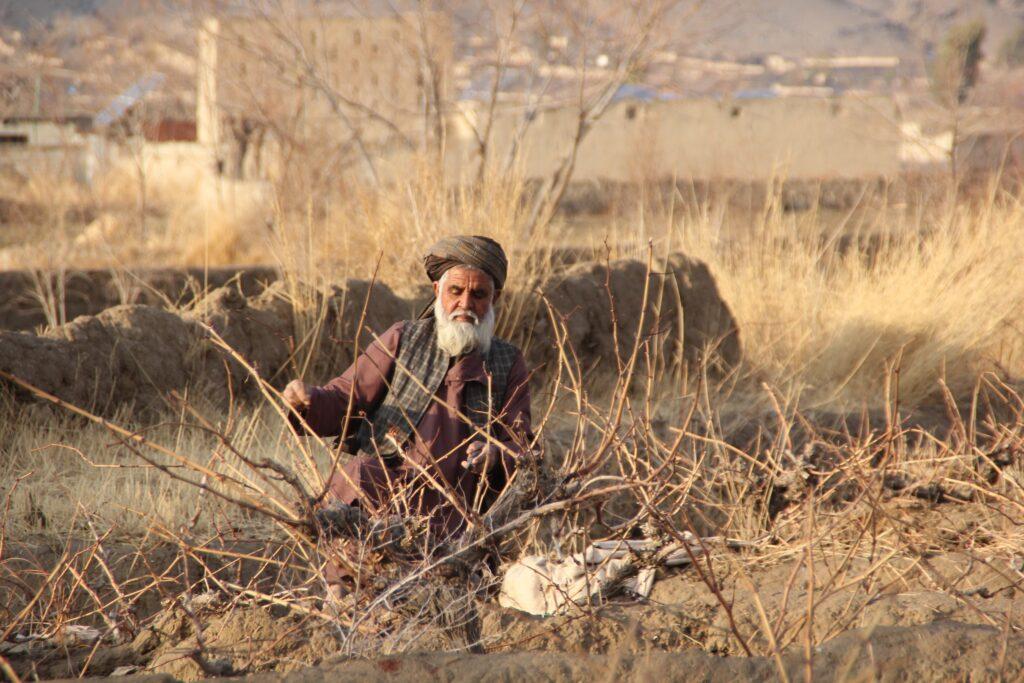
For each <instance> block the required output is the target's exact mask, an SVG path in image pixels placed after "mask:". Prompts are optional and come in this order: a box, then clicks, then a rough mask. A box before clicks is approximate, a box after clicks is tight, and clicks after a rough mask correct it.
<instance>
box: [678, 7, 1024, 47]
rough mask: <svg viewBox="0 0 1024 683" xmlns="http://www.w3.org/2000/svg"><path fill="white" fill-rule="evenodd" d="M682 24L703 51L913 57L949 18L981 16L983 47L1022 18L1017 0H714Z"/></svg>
mask: <svg viewBox="0 0 1024 683" xmlns="http://www.w3.org/2000/svg"><path fill="white" fill-rule="evenodd" d="M705 8H706V9H704V10H703V11H702V12H701V16H700V17H699V19H698V22H699V23H698V24H696V25H692V24H691V25H689V26H686V27H685V28H681V32H685V33H686V34H688V35H689V36H691V39H692V40H693V41H694V43H695V44H694V45H693V49H694V51H697V52H701V53H704V54H706V55H713V54H728V55H731V56H735V57H744V56H749V55H753V54H759V53H760V54H764V53H776V54H781V55H785V56H792V57H812V56H831V55H852V54H860V55H864V54H872V55H896V56H899V57H902V58H904V59H907V60H912V61H914V60H916V61H920V60H922V59H923V57H924V55H925V54H926V53H927V50H928V49H929V48H930V47H931V46H933V45H935V44H937V43H938V42H939V41H940V40H941V39H942V36H943V35H944V34H945V32H946V31H947V30H948V29H949V27H950V26H951V25H953V24H956V23H959V22H963V21H968V20H970V19H974V18H980V19H982V20H983V21H985V23H986V25H987V27H988V31H989V38H988V39H987V46H986V49H987V52H988V53H989V54H995V52H996V48H997V46H998V45H999V43H1000V42H1001V41H1002V40H1003V39H1004V38H1005V37H1006V36H1007V35H1008V34H1009V33H1010V32H1011V31H1013V30H1014V29H1016V28H1018V27H1020V26H1022V25H1024V1H1022V0H777V1H768V0H721V2H715V3H707V4H706V5H705Z"/></svg>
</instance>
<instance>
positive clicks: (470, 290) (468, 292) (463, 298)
mask: <svg viewBox="0 0 1024 683" xmlns="http://www.w3.org/2000/svg"><path fill="white" fill-rule="evenodd" d="M446 276H447V277H445V278H444V287H441V283H440V282H435V283H434V296H436V297H439V298H440V300H441V307H442V308H443V309H444V312H445V313H447V314H448V315H449V316H450V315H451V314H452V313H453V312H454V311H471V312H473V313H474V314H476V320H474V319H473V317H472V316H469V315H456V316H455V317H454V318H452V320H456V321H458V322H464V323H477V322H479V321H480V320H483V318H484V316H485V315H486V314H487V311H489V310H490V308H491V305H492V304H493V303H494V301H496V300H497V298H498V297H497V294H498V293H496V292H495V291H494V284H493V282H492V281H491V276H490V275H488V274H487V273H484V272H482V271H479V270H477V269H476V268H466V267H464V266H456V267H454V268H452V269H451V270H449V271H448V272H447V273H446Z"/></svg>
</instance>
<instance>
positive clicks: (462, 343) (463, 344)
mask: <svg viewBox="0 0 1024 683" xmlns="http://www.w3.org/2000/svg"><path fill="white" fill-rule="evenodd" d="M459 315H468V316H469V317H471V318H473V319H474V320H476V322H472V323H465V322H462V321H459V320H453V319H452V318H454V317H455V316H459ZM434 320H436V321H437V328H436V329H437V345H438V346H440V347H441V350H442V351H444V352H445V353H447V354H448V355H449V356H461V355H463V354H466V353H469V352H470V351H477V350H478V351H480V353H482V354H485V355H486V354H487V352H488V351H490V350H491V338H492V337H493V336H494V306H491V307H490V308H488V309H487V313H485V314H484V317H483V320H479V319H477V317H476V315H475V314H474V313H473V312H472V311H464V310H462V309H456V310H455V311H452V313H451V314H448V315H445V312H444V308H442V307H441V298H440V297H438V298H437V299H435V300H434Z"/></svg>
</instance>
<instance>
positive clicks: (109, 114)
mask: <svg viewBox="0 0 1024 683" xmlns="http://www.w3.org/2000/svg"><path fill="white" fill-rule="evenodd" d="M164 80H165V79H164V75H163V74H162V73H157V72H154V73H151V74H149V75H148V76H145V77H143V78H140V79H139V80H137V81H135V83H133V84H132V85H131V86H130V87H129V88H128V89H127V90H125V91H124V92H123V93H121V94H120V95H118V96H117V97H115V98H114V100H113V101H112V102H111V103H110V104H108V105H107V106H106V108H105V109H104V110H103V111H101V112H100V113H99V114H98V115H97V116H96V125H98V126H108V125H110V124H111V123H113V122H114V121H117V120H118V119H120V118H121V117H122V116H124V114H125V112H126V111H128V110H129V109H131V108H132V107H133V106H134V105H135V103H136V102H139V101H140V100H141V99H142V98H144V97H145V96H146V95H148V94H149V93H151V92H153V91H154V90H156V89H157V88H159V87H160V86H161V85H163V83H164Z"/></svg>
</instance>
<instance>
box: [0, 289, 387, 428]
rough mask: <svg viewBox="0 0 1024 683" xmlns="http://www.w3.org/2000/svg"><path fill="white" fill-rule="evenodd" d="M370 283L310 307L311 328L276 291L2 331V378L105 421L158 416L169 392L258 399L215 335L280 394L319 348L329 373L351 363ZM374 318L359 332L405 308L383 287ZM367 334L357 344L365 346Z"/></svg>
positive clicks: (132, 308) (225, 294)
mask: <svg viewBox="0 0 1024 683" xmlns="http://www.w3.org/2000/svg"><path fill="white" fill-rule="evenodd" d="M368 287H369V284H368V283H366V282H364V281H351V282H349V283H347V286H346V287H344V288H335V289H334V290H333V291H332V292H330V293H329V295H326V296H316V297H314V298H313V299H312V300H311V301H310V302H309V308H310V309H311V310H312V311H313V315H312V316H310V319H311V320H312V322H310V323H307V324H306V325H304V326H303V325H302V324H301V321H297V320H296V312H295V308H294V307H293V306H292V305H291V304H290V303H289V302H288V300H287V297H286V296H285V292H284V289H283V285H282V284H281V283H275V285H273V286H271V287H270V288H268V289H266V290H265V291H264V292H263V293H262V294H260V295H259V296H256V297H251V298H247V297H245V296H244V295H243V294H242V293H241V292H240V291H239V289H238V288H237V286H230V287H222V288H220V289H217V290H214V291H213V292H211V293H210V294H209V295H208V296H207V297H205V298H203V299H201V300H200V301H198V302H196V304H195V306H194V307H193V310H192V311H190V312H184V313H180V314H179V313H172V312H170V311H166V310H163V309H161V308H157V307H153V306H144V305H124V306H115V307H113V308H110V309H107V310H105V311H103V312H102V313H100V314H99V315H96V316H82V317H80V318H78V319H76V320H74V321H73V322H71V323H68V324H67V325H64V326H62V327H60V328H57V329H55V330H52V331H49V332H47V333H45V334H43V335H39V336H37V335H34V334H29V333H26V332H9V331H8V332H5V331H0V370H4V371H6V372H9V373H11V374H13V375H15V376H17V377H19V378H21V379H23V380H25V381H26V382H29V383H30V384H33V385H35V386H37V387H39V388H41V389H43V390H44V391H47V392H49V393H52V394H54V395H56V396H57V397H59V398H61V399H63V400H65V401H68V402H70V403H74V404H75V405H80V406H86V407H89V408H93V409H96V410H99V411H100V412H110V411H111V410H112V409H113V408H115V407H116V406H117V405H119V404H121V403H124V402H127V401H133V402H134V403H135V404H136V406H137V407H139V408H141V409H144V410H145V409H150V408H154V409H155V408H158V407H160V406H162V405H163V404H164V402H165V400H166V396H167V394H168V392H170V391H172V390H182V389H184V388H185V387H187V386H192V385H204V386H205V387H208V388H209V389H210V391H211V392H212V394H211V398H213V399H214V400H216V399H217V398H218V396H221V397H226V394H227V392H228V386H229V382H230V386H231V391H232V392H233V393H234V394H235V395H236V396H240V395H245V394H246V393H249V394H250V395H251V394H252V393H253V392H254V391H255V382H254V381H252V375H251V373H250V372H249V371H248V370H247V369H246V368H245V367H244V366H243V365H242V364H241V363H240V362H238V361H237V360H236V359H235V358H234V357H232V356H231V355H230V354H227V353H225V351H224V350H223V348H222V347H221V346H219V345H218V344H216V343H214V341H212V339H211V335H210V334H209V332H208V330H207V326H208V327H209V328H210V329H212V330H214V331H215V332H216V333H217V334H218V335H219V336H220V337H221V338H223V340H224V341H225V342H226V343H227V344H228V345H229V346H230V347H231V348H232V349H234V350H235V351H236V352H237V353H238V354H239V355H240V356H241V357H242V358H244V359H245V360H246V361H247V362H248V363H249V364H250V365H252V366H253V367H254V368H255V369H256V370H257V371H258V372H259V373H260V376H261V377H263V378H265V379H267V380H269V381H271V382H272V383H274V384H277V385H281V384H283V383H284V381H286V379H288V378H289V377H290V376H291V373H295V374H298V369H297V368H298V367H299V365H300V363H299V359H300V358H301V357H302V356H301V352H302V349H303V348H304V347H307V348H308V347H314V346H315V347H318V348H321V349H324V350H325V351H326V352H325V353H324V354H323V355H324V356H325V358H326V359H327V363H326V365H327V366H328V367H327V368H326V370H328V371H333V370H336V369H337V368H339V367H344V366H345V365H347V364H348V363H350V362H351V360H352V351H351V345H352V342H353V341H354V340H355V337H356V334H355V328H356V325H357V323H358V320H359V311H360V309H361V307H362V304H363V300H364V299H365V297H366V293H367V288H368ZM371 301H373V305H374V307H375V308H374V313H375V314H374V315H373V316H369V317H368V318H367V320H366V326H367V327H369V328H370V329H372V330H374V331H376V332H381V331H383V329H384V328H385V326H386V325H384V323H383V322H382V321H384V320H388V321H389V322H388V324H390V322H391V321H393V320H397V319H400V318H401V317H402V314H403V312H404V306H403V303H402V300H400V299H398V298H397V297H395V296H394V294H392V293H391V291H390V290H389V289H388V288H387V287H385V286H384V285H379V284H377V285H374V286H373V292H372V294H371ZM370 338H371V337H370V335H369V333H364V334H363V335H362V337H361V339H360V342H361V344H363V345H365V344H367V343H369V341H370Z"/></svg>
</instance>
